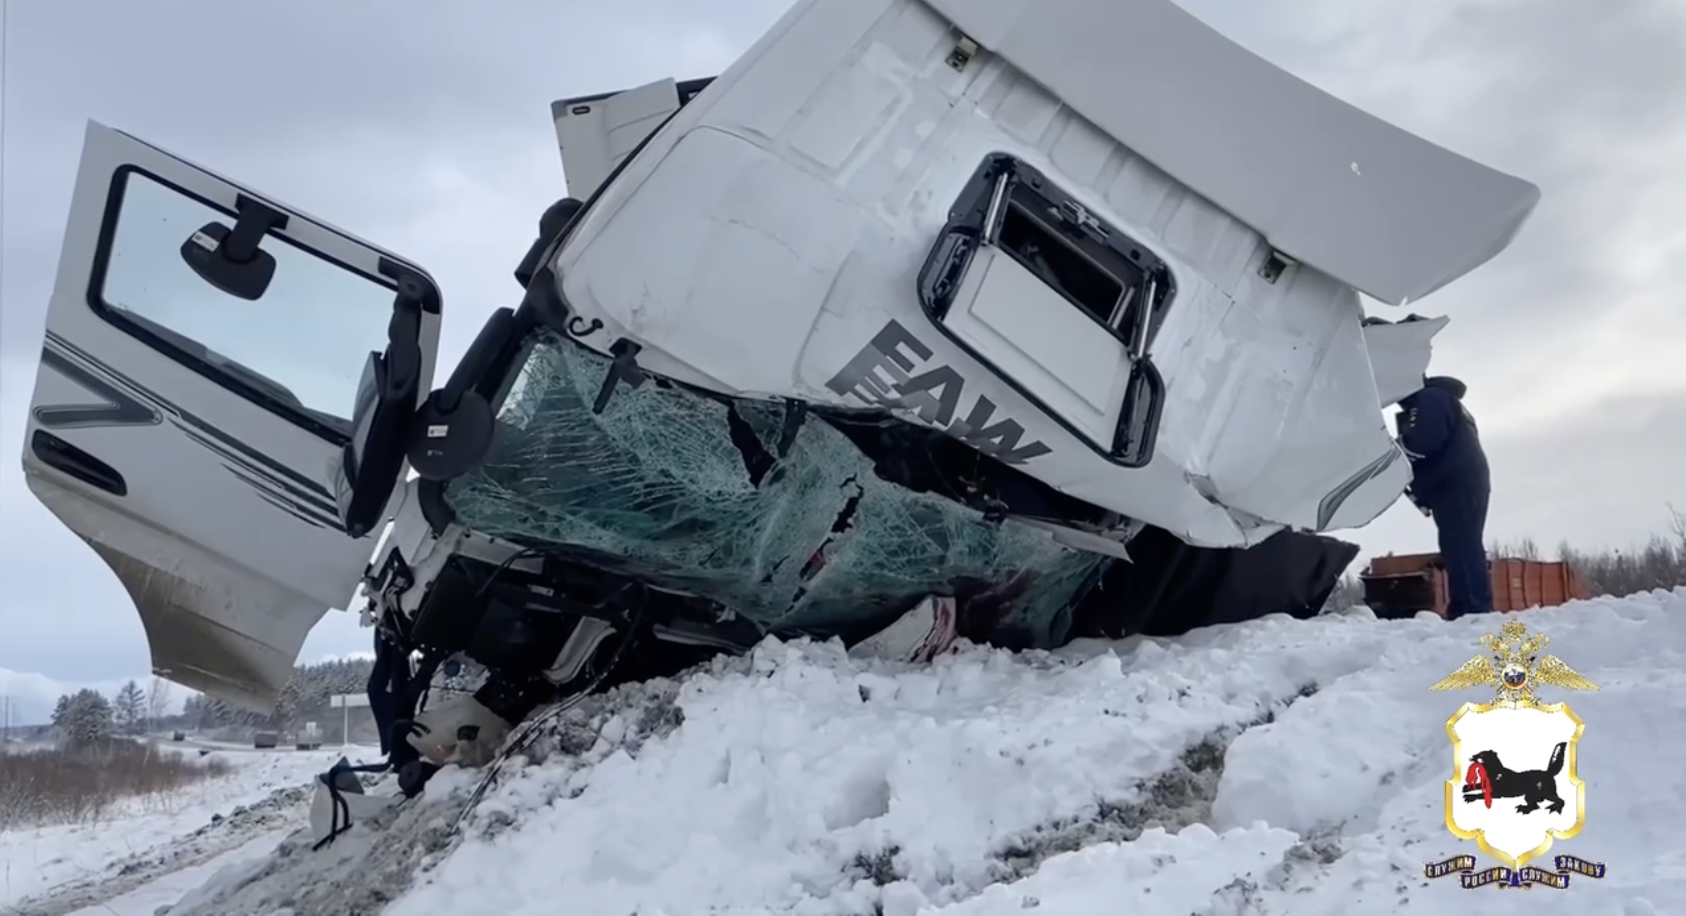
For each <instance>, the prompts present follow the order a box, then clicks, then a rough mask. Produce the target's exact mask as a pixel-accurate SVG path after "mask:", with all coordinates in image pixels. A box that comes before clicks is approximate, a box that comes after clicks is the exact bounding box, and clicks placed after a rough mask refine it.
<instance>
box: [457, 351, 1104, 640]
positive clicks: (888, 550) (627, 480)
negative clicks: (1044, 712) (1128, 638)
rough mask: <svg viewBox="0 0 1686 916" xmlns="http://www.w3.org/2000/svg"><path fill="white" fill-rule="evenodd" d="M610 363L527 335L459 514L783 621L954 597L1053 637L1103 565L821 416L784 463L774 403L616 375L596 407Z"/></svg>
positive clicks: (884, 613)
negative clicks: (917, 488) (967, 498)
mask: <svg viewBox="0 0 1686 916" xmlns="http://www.w3.org/2000/svg"><path fill="white" fill-rule="evenodd" d="M609 367H610V362H609V360H608V359H607V358H605V357H602V356H599V355H598V354H596V353H594V352H592V351H590V350H587V349H585V348H584V347H582V346H579V345H578V344H575V343H573V342H571V341H569V340H567V339H566V338H563V337H561V336H558V335H554V334H552V333H550V332H544V333H542V334H540V335H538V336H537V337H536V338H535V340H534V341H533V343H532V346H531V348H530V350H529V355H528V357H527V360H526V363H525V365H524V367H523V369H522V371H521V374H520V376H519V377H518V378H517V380H516V383H515V385H514V387H513V389H512V391H511V394H510V395H509V397H508V398H507V399H506V401H505V403H504V405H503V407H502V409H501V410H500V412H499V415H498V424H499V430H498V435H497V441H496V444H495V445H494V447H493V451H492V454H491V455H490V456H489V457H488V459H487V461H486V462H485V464H484V465H483V466H482V467H481V468H480V469H479V470H478V471H476V472H474V473H471V474H469V475H467V476H465V477H462V478H459V479H458V480H456V481H455V482H453V483H452V484H451V486H450V488H449V490H448V491H447V497H446V498H447V501H448V502H449V503H450V505H451V507H452V508H453V509H454V510H455V512H456V514H457V520H458V522H460V523H461V524H463V525H466V526H468V527H470V528H472V529H475V530H477V531H479V532H482V533H484V534H488V535H492V536H496V537H502V538H507V539H510V540H512V541H516V542H519V543H523V544H526V545H529V546H535V547H550V548H553V549H554V548H566V549H569V550H571V551H577V552H584V553H587V554H589V555H593V556H594V559H595V561H596V562H599V563H600V564H601V565H603V566H606V567H609V568H611V569H615V570H617V571H620V572H623V573H629V574H633V575H636V576H638V577H640V578H643V579H645V580H647V581H649V582H651V583H652V584H655V585H659V586H662V587H666V588H673V589H678V590H682V591H687V592H691V593H693V594H697V595H701V596H703V597H706V598H710V599H713V600H714V601H717V602H719V603H720V604H722V605H725V606H726V607H728V608H730V609H732V610H733V611H735V612H736V613H738V614H740V615H742V616H744V617H746V618H748V619H751V620H753V621H755V622H756V623H757V624H759V625H760V626H762V627H763V629H764V630H772V629H775V628H776V629H778V630H780V631H792V630H802V631H811V630H821V631H826V630H832V631H834V630H835V629H836V628H838V627H849V626H850V625H852V624H860V623H864V622H867V621H880V622H881V621H882V620H884V619H885V618H888V617H893V616H894V615H896V614H899V613H900V612H902V611H904V610H906V609H907V608H908V607H910V606H911V605H912V604H914V603H916V602H917V601H919V600H920V599H921V598H923V597H924V596H925V595H927V594H932V593H939V594H957V593H958V594H961V595H963V596H967V597H968V598H969V599H970V600H971V603H972V605H973V606H974V608H983V609H985V613H989V612H990V611H989V609H990V608H994V609H997V610H996V613H1004V612H1001V611H999V609H1001V608H1007V607H1011V608H1012V610H1011V612H1010V616H998V617H996V618H995V619H994V620H992V621H991V623H993V624H995V625H998V626H1003V627H1005V628H1007V629H1009V630H1014V631H1019V632H1021V633H1022V634H1023V638H1024V639H1025V640H1026V641H1027V642H1028V643H1029V644H1032V645H1047V644H1050V643H1051V642H1054V641H1057V640H1058V639H1060V638H1062V637H1063V636H1064V630H1065V628H1066V627H1067V626H1068V622H1069V621H1068V618H1069V607H1070V605H1071V604H1072V603H1074V602H1075V600H1076V599H1077V598H1078V597H1080V596H1081V594H1082V591H1083V590H1084V589H1085V588H1086V587H1087V585H1088V584H1089V583H1090V582H1091V581H1092V579H1093V574H1095V573H1096V572H1098V571H1099V570H1100V568H1101V567H1102V565H1103V564H1104V563H1105V562H1106V561H1105V560H1104V559H1103V558H1100V557H1098V556H1096V555H1094V554H1090V553H1087V552H1083V551H1076V550H1071V549H1069V548H1066V547H1063V546H1061V545H1059V544H1057V543H1055V542H1054V540H1053V539H1052V538H1051V537H1050V536H1049V535H1048V534H1047V533H1045V532H1043V531H1040V530H1038V529H1035V528H1032V527H1030V526H1027V525H1023V524H1019V523H1017V522H1013V521H1011V520H1008V521H1005V522H999V523H996V522H986V521H985V520H984V518H983V516H982V514H981V513H979V512H977V511H975V510H972V509H969V508H966V507H963V506H961V505H959V504H958V503H955V502H952V501H950V500H947V499H944V498H941V497H937V496H930V495H923V494H918V493H914V492H912V491H910V490H907V489H904V488H902V487H899V486H896V485H894V484H891V483H889V482H888V481H885V480H883V479H882V478H880V477H878V476H877V475H876V474H875V473H874V471H873V464H872V461H871V459H869V458H868V457H867V456H866V455H865V454H863V453H862V452H861V451H860V450H859V449H858V448H856V447H855V445H854V444H853V443H851V442H850V441H849V440H848V439H847V438H846V437H845V436H844V435H843V434H842V433H841V432H839V431H838V430H836V429H835V428H833V427H832V426H830V425H828V424H827V423H825V422H823V421H820V420H817V419H812V418H810V419H808V420H807V421H806V422H804V423H803V424H802V425H801V426H800V428H799V429H798V431H797V432H796V434H795V436H794V438H793V439H792V440H790V449H789V451H788V453H787V454H786V457H785V458H784V459H783V460H782V461H778V462H777V463H776V464H775V463H773V461H772V456H773V455H775V454H776V453H777V451H778V447H779V442H780V439H781V435H782V434H783V429H784V421H785V408H784V407H783V405H781V404H778V403H772V402H748V401H738V402H734V403H732V404H730V405H729V404H727V403H725V402H722V401H719V400H715V399H712V398H708V397H704V396H702V395H700V394H696V393H693V392H691V391H688V390H685V389H681V388H678V387H676V386H673V385H670V384H668V383H666V382H657V381H652V382H648V383H646V384H644V385H642V386H640V387H638V388H636V389H634V388H630V387H628V386H626V385H624V384H623V385H619V386H617V387H616V389H615V391H614V394H613V396H612V397H611V398H610V400H609V402H608V404H607V406H606V407H605V409H604V410H603V412H602V413H601V414H593V413H592V411H591V408H592V404H593V402H594V401H595V400H596V398H597V395H598V391H599V390H600V389H601V387H602V384H603V380H604V377H605V376H606V374H607V373H608V370H609ZM769 465H771V469H770V470H768V469H767V467H768V466H769Z"/></svg>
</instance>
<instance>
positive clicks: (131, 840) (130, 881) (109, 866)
mask: <svg viewBox="0 0 1686 916" xmlns="http://www.w3.org/2000/svg"><path fill="white" fill-rule="evenodd" d="M172 750H174V748H172ZM216 753H217V755H218V756H219V757H220V758H222V759H223V760H225V761H227V762H228V763H229V764H231V765H233V766H234V768H235V769H234V772H233V773H232V774H231V775H229V776H226V777H221V778H215V779H209V780H206V781H204V782H200V783H195V784H193V785H191V786H188V787H186V788H185V789H183V790H181V791H179V792H175V793H172V794H169V795H166V796H161V797H153V798H135V799H125V800H124V801H123V802H121V803H120V804H119V805H118V806H117V811H116V812H115V813H114V814H113V815H112V816H110V817H106V818H102V819H100V820H99V821H97V822H94V823H87V824H73V825H62V826H53V827H41V828H36V829H32V830H10V831H3V832H0V913H6V914H7V916H14V914H17V916H24V914H29V916H33V914H36V913H54V914H63V913H72V912H76V911H77V910H78V909H79V908H81V907H90V906H95V905H96V904H103V903H105V902H106V901H108V900H110V899H111V898H112V897H114V896H118V895H123V894H127V893H129V892H130V891H134V890H139V889H142V888H145V887H146V886H148V885H149V884H151V883H152V881H153V880H154V879H156V878H158V877H159V876H164V875H171V874H175V873H177V872H181V871H184V870H188V869H193V868H196V867H198V866H200V865H201V864H203V863H205V862H207V861H210V860H212V859H215V858H217V857H220V856H222V855H223V854H225V853H227V852H229V851H230V850H234V849H238V848H241V847H243V846H245V845H246V844H248V843H250V842H251V841H252V840H253V839H254V838H257V837H262V836H264V835H265V834H266V833H272V832H273V831H276V830H279V829H281V828H287V829H289V830H290V829H292V828H293V827H295V826H296V824H297V815H298V813H299V811H301V810H302V808H301V806H302V805H304V804H307V803H308V800H309V795H308V792H307V790H306V789H305V788H304V784H305V783H306V782H307V781H308V780H309V779H310V778H311V776H312V775H313V774H314V773H317V772H320V771H322V770H323V769H325V768H327V767H328V766H329V765H331V764H332V763H333V761H334V760H336V759H338V753H337V752H329V751H321V752H296V751H281V752H258V751H253V750H252V749H250V748H243V749H239V750H228V751H218V752H216ZM274 839H275V840H276V841H279V839H280V836H275V837H274ZM269 848H270V849H273V848H274V846H273V843H271V845H270V847H269ZM249 851H250V850H249ZM263 851H265V852H267V850H263ZM190 874H200V875H201V878H200V880H201V881H202V880H204V877H203V875H204V874H205V873H201V872H190ZM194 883H197V882H193V883H186V884H184V883H183V878H182V877H181V876H179V875H178V876H177V877H175V878H174V879H172V884H171V885H169V886H172V887H176V888H178V889H177V890H176V891H175V896H180V894H181V893H182V892H185V891H186V890H188V889H190V888H191V887H193V885H194ZM156 890H157V889H153V891H154V892H153V893H151V894H150V896H149V895H148V894H141V895H140V897H141V898H146V899H154V898H156V897H157V896H158V894H157V893H156ZM166 896H167V895H166ZM137 899H139V898H137ZM163 902H174V897H169V898H168V899H167V900H164V901H163ZM153 909H154V907H152V906H148V907H146V908H145V909H144V910H136V912H144V914H145V916H152V912H153ZM113 911H114V910H113V909H107V908H105V907H104V906H98V907H96V909H95V912H98V913H101V914H104V916H110V914H111V913H112V912H113ZM116 912H118V913H120V914H123V912H124V911H121V910H117V911H116Z"/></svg>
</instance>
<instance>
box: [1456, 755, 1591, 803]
mask: <svg viewBox="0 0 1686 916" xmlns="http://www.w3.org/2000/svg"><path fill="white" fill-rule="evenodd" d="M1568 750H1569V743H1568V742H1567V741H1559V742H1557V746H1556V747H1554V748H1552V750H1551V760H1550V762H1548V763H1547V764H1546V768H1545V769H1543V770H1522V771H1517V770H1511V769H1508V768H1506V767H1505V765H1504V763H1502V762H1501V761H1500V760H1499V755H1498V754H1497V753H1495V752H1493V751H1490V750H1489V751H1482V752H1480V753H1479V754H1476V755H1475V756H1473V757H1471V758H1469V764H1470V765H1469V774H1468V775H1467V776H1465V777H1464V802H1465V803H1466V804H1467V803H1470V802H1480V801H1485V802H1486V804H1487V806H1488V807H1492V801H1491V799H1495V798H1520V799H1522V804H1520V805H1517V806H1516V810H1517V811H1518V812H1520V813H1522V814H1531V813H1533V812H1534V811H1537V810H1539V807H1540V805H1541V804H1544V805H1545V807H1546V810H1547V811H1550V812H1551V813H1552V814H1557V813H1559V812H1561V811H1562V810H1563V799H1562V798H1561V797H1560V796H1558V794H1557V774H1559V773H1561V772H1563V758H1564V756H1565V755H1566V754H1567V753H1568Z"/></svg>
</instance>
